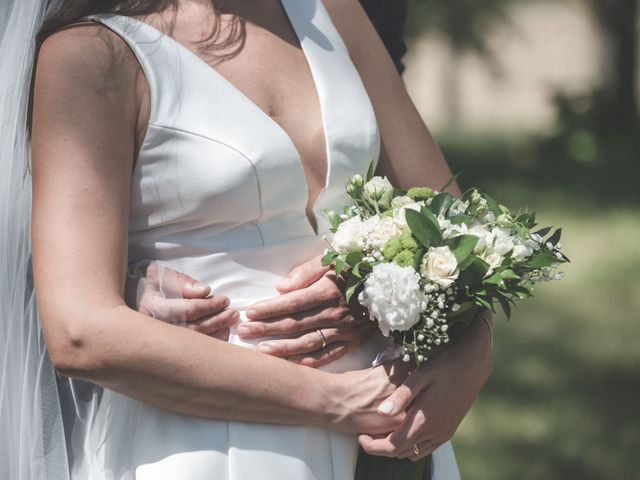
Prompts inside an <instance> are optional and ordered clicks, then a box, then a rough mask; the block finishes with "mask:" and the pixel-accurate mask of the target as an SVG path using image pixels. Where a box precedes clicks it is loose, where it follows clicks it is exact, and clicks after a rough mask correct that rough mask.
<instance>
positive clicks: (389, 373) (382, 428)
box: [328, 362, 407, 436]
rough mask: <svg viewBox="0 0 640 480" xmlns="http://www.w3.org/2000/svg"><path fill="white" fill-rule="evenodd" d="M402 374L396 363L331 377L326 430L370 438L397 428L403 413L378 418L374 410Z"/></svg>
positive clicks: (392, 389) (402, 419) (404, 375)
mask: <svg viewBox="0 0 640 480" xmlns="http://www.w3.org/2000/svg"><path fill="white" fill-rule="evenodd" d="M406 375H407V373H406V370H405V369H404V368H403V365H401V364H400V363H398V362H396V363H395V364H387V365H382V366H378V367H375V368H368V369H366V370H356V371H352V372H346V373H342V374H337V375H335V377H334V378H335V382H334V383H333V395H332V396H331V398H332V403H331V405H330V406H329V408H328V411H329V416H330V422H329V423H330V425H329V427H330V428H332V429H335V430H340V431H344V432H348V433H357V434H363V433H365V434H368V435H372V436H377V435H379V434H387V433H389V432H391V431H393V430H395V429H397V428H398V427H399V426H400V425H401V424H402V422H403V421H404V419H405V417H406V414H405V412H404V411H402V410H401V411H399V412H398V413H396V414H394V415H380V412H379V410H378V409H379V407H380V404H381V403H382V402H383V401H384V400H385V399H386V398H387V397H388V396H389V395H391V394H392V393H393V392H395V390H396V388H397V385H399V384H401V383H402V382H403V380H404V379H405V378H406Z"/></svg>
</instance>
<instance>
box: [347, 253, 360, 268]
mask: <svg viewBox="0 0 640 480" xmlns="http://www.w3.org/2000/svg"><path fill="white" fill-rule="evenodd" d="M363 257H364V254H363V253H362V252H350V253H348V254H347V257H346V258H345V260H346V262H347V263H348V264H349V265H351V266H352V267H353V266H354V265H355V264H356V263H358V262H360V261H361V260H362V259H363Z"/></svg>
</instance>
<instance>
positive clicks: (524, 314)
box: [454, 195, 640, 480]
mask: <svg viewBox="0 0 640 480" xmlns="http://www.w3.org/2000/svg"><path fill="white" fill-rule="evenodd" d="M504 196H505V198H509V196H508V195H504ZM531 198H534V197H531ZM538 198H543V197H541V196H539V197H538ZM550 203H551V204H552V206H549V204H550ZM587 204H588V202H576V201H575V199H574V201H571V195H567V196H566V197H565V198H564V200H563V199H562V195H560V196H559V197H558V201H556V200H554V201H553V202H549V201H546V202H545V201H544V200H540V201H538V200H535V198H534V200H533V201H530V202H529V206H530V207H531V208H532V209H534V210H536V211H537V212H538V219H539V222H540V223H541V224H545V225H560V226H563V227H564V234H563V240H562V244H563V247H564V250H565V252H566V253H567V255H568V256H569V257H570V258H571V260H572V263H571V264H570V265H567V266H566V268H564V271H565V272H566V278H565V280H563V281H562V282H552V283H548V284H543V285H540V286H539V287H538V288H537V290H536V292H535V298H534V299H531V300H528V301H526V302H523V303H522V304H521V305H520V306H519V308H517V309H516V310H515V312H514V314H513V317H512V319H511V321H510V322H509V323H507V321H506V319H505V318H504V317H503V316H499V317H498V318H497V319H496V322H495V328H494V336H495V346H494V369H493V375H492V378H491V379H490V381H489V383H488V384H487V385H486V387H485V389H484V390H483V392H482V393H481V395H480V397H479V399H478V401H477V402H476V405H475V406H474V408H473V409H472V411H471V412H470V414H469V415H468V417H467V418H466V419H465V421H464V422H463V424H462V426H461V427H460V430H459V431H458V433H457V434H456V436H455V438H454V445H455V448H456V452H457V456H458V462H459V465H460V469H461V474H462V478H463V479H464V480H503V479H504V480H529V479H536V480H540V479H551V480H556V479H562V480H569V479H580V480H590V479H593V480H614V479H615V480H618V479H620V480H630V479H640V468H638V467H639V466H640V451H639V450H640V335H639V331H640V329H639V322H640V273H639V272H640V211H638V208H633V207H618V208H609V209H607V210H606V211H598V210H597V209H594V210H591V209H590V208H587V207H585V205H587ZM577 205H579V207H577ZM639 208H640V207H639Z"/></svg>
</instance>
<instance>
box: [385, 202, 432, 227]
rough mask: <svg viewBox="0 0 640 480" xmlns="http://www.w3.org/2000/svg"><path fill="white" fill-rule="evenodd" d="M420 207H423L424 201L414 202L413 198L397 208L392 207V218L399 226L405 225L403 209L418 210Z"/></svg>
mask: <svg viewBox="0 0 640 480" xmlns="http://www.w3.org/2000/svg"><path fill="white" fill-rule="evenodd" d="M422 207H424V202H414V201H413V200H411V203H407V204H405V205H403V206H401V207H399V208H394V209H393V219H394V220H395V222H396V224H397V225H398V226H399V227H401V228H404V227H407V226H408V225H407V219H406V217H405V211H406V210H407V209H409V210H415V211H416V212H419V211H420V209H421V208H422Z"/></svg>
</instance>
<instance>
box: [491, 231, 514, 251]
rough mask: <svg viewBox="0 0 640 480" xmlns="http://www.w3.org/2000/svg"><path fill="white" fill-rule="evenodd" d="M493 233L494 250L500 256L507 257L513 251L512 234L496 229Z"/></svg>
mask: <svg viewBox="0 0 640 480" xmlns="http://www.w3.org/2000/svg"><path fill="white" fill-rule="evenodd" d="M491 233H493V245H492V248H493V250H494V251H495V252H497V253H499V254H500V255H503V256H504V255H506V254H507V253H509V252H510V251H511V250H513V247H514V244H513V238H511V232H510V231H509V230H507V229H505V228H494V229H493V230H492V231H491Z"/></svg>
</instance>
